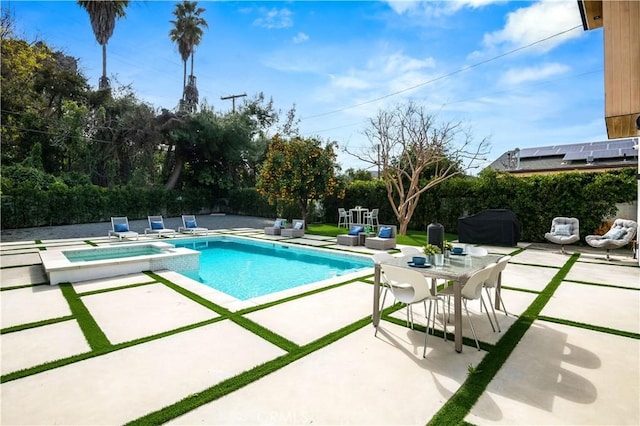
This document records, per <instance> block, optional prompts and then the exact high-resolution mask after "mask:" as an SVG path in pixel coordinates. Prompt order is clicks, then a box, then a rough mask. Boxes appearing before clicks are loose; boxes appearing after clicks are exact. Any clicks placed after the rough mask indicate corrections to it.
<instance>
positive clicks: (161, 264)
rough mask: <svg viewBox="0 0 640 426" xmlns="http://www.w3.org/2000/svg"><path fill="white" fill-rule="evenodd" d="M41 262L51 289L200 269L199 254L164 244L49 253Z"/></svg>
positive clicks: (152, 243)
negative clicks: (156, 272)
mask: <svg viewBox="0 0 640 426" xmlns="http://www.w3.org/2000/svg"><path fill="white" fill-rule="evenodd" d="M40 259H41V260H42V264H43V266H44V270H45V272H46V273H47V277H48V278H49V283H50V284H51V285H55V284H60V283H63V282H76V281H86V280H94V279H98V278H108V277H115V276H118V275H127V274H134V273H138V272H142V271H159V270H162V269H170V270H172V271H177V272H180V271H189V270H193V269H198V268H199V267H200V252H198V251H196V250H191V249H188V248H184V247H174V246H173V245H171V244H167V243H163V242H151V243H135V244H122V245H113V246H108V247H87V248H74V249H68V250H56V251H53V250H46V251H41V252H40Z"/></svg>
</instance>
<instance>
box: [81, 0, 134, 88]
mask: <svg viewBox="0 0 640 426" xmlns="http://www.w3.org/2000/svg"><path fill="white" fill-rule="evenodd" d="M78 4H79V5H80V7H82V8H84V9H85V10H86V11H87V13H88V14H89V19H90V20H91V28H92V29H93V34H94V35H95V36H96V40H97V42H98V43H99V44H100V45H101V46H102V77H100V82H99V84H98V88H99V89H109V78H107V42H108V41H109V39H110V38H111V35H113V29H114V28H115V26H116V18H122V17H123V16H125V13H124V9H125V8H126V7H127V6H128V5H129V1H128V0H78Z"/></svg>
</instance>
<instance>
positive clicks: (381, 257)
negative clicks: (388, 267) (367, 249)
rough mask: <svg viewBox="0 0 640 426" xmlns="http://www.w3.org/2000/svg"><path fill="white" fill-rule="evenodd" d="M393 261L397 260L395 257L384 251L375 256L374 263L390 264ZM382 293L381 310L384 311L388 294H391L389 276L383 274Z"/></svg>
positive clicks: (381, 278)
mask: <svg viewBox="0 0 640 426" xmlns="http://www.w3.org/2000/svg"><path fill="white" fill-rule="evenodd" d="M393 260H395V257H394V256H392V255H390V254H389V253H387V252H384V251H383V252H380V253H376V254H374V255H373V262H374V263H375V264H377V265H382V264H383V263H389V262H391V261H393ZM380 292H381V293H383V295H382V302H381V303H380V310H382V309H383V308H384V301H385V299H386V298H387V293H388V292H389V284H388V282H387V276H386V275H384V274H381V276H380Z"/></svg>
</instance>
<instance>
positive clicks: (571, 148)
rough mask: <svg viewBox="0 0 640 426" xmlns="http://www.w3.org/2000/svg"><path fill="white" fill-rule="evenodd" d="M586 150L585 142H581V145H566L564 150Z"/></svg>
mask: <svg viewBox="0 0 640 426" xmlns="http://www.w3.org/2000/svg"><path fill="white" fill-rule="evenodd" d="M583 150H584V144H579V145H566V146H565V147H564V150H563V151H564V152H565V153H567V152H580V151H583Z"/></svg>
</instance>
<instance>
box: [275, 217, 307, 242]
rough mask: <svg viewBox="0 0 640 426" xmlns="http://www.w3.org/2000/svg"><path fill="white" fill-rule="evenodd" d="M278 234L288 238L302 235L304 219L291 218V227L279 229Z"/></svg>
mask: <svg viewBox="0 0 640 426" xmlns="http://www.w3.org/2000/svg"><path fill="white" fill-rule="evenodd" d="M280 235H281V236H283V237H290V238H300V237H304V220H302V219H293V227H291V228H284V229H281V230H280Z"/></svg>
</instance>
